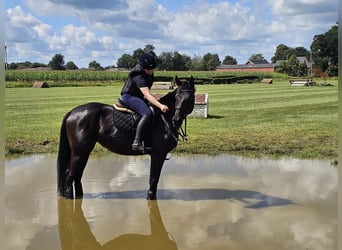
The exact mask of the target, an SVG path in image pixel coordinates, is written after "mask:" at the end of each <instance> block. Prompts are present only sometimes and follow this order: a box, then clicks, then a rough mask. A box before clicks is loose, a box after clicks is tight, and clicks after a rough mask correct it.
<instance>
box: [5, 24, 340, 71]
mask: <svg viewBox="0 0 342 250" xmlns="http://www.w3.org/2000/svg"><path fill="white" fill-rule="evenodd" d="M154 51H155V47H154V46H153V45H151V44H148V45H146V46H145V47H144V48H143V49H142V48H138V49H136V50H134V51H133V53H132V54H128V53H125V54H123V55H122V56H121V57H120V58H118V60H117V63H116V67H117V68H125V69H131V68H133V67H134V66H135V64H136V62H137V59H138V58H139V56H140V55H141V53H143V52H149V53H151V54H153V55H154V56H155V58H156V60H157V65H158V70H170V71H174V70H177V71H187V70H196V71H210V70H214V69H216V67H217V66H219V65H221V64H225V65H236V64H237V60H236V59H235V58H234V57H232V56H230V55H226V56H225V57H224V59H223V61H222V62H221V61H220V58H219V56H218V54H216V53H206V54H205V55H204V56H194V57H193V58H191V57H190V56H188V55H185V54H180V53H179V52H178V51H173V52H162V53H161V54H160V55H156V53H155V52H154ZM298 57H305V58H306V59H307V60H306V61H307V62H309V63H310V64H311V65H308V64H307V63H306V62H300V61H299V60H298ZM249 60H264V56H263V55H262V54H260V53H259V54H253V55H252V56H251V57H250V58H249ZM271 62H272V63H276V62H277V63H278V62H279V63H278V66H277V67H276V71H277V72H280V73H285V74H288V75H290V76H305V75H307V74H308V73H313V72H312V71H311V70H310V71H309V68H314V69H315V70H316V72H324V73H325V74H326V75H329V76H336V75H338V70H337V68H338V23H337V24H336V25H334V26H332V27H331V28H330V29H329V30H328V31H327V32H325V33H323V34H319V35H315V36H314V37H313V41H312V43H311V46H310V51H309V50H307V49H306V48H304V47H295V48H291V47H289V46H287V45H285V44H280V45H278V46H277V48H276V51H275V53H274V56H273V57H272V59H271ZM37 67H50V68H51V69H54V70H76V69H78V66H77V65H76V64H75V63H74V62H73V61H69V62H67V63H65V62H64V56H63V55H62V54H56V55H54V57H53V58H52V59H51V61H50V62H49V63H48V64H47V65H44V64H42V63H37V62H34V63H31V62H23V63H10V64H9V65H7V68H8V69H22V68H37ZM111 67H113V66H108V67H102V66H101V65H100V63H98V62H96V61H95V60H93V61H91V62H89V65H88V68H89V69H93V70H104V69H107V68H111Z"/></svg>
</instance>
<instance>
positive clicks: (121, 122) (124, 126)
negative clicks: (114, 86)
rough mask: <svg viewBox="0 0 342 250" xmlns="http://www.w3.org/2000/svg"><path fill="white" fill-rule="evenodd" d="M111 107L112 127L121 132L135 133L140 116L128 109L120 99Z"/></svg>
mask: <svg viewBox="0 0 342 250" xmlns="http://www.w3.org/2000/svg"><path fill="white" fill-rule="evenodd" d="M113 106H114V111H113V122H114V126H115V127H116V128H117V129H118V130H119V131H122V132H132V133H133V132H135V131H136V128H137V125H138V122H139V120H140V118H141V116H140V115H139V114H138V113H136V112H134V111H133V110H131V109H129V108H128V107H127V106H126V105H125V104H124V103H123V102H122V101H121V99H120V98H119V99H118V101H117V103H115V104H114V105H113Z"/></svg>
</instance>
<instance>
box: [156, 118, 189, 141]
mask: <svg viewBox="0 0 342 250" xmlns="http://www.w3.org/2000/svg"><path fill="white" fill-rule="evenodd" d="M161 118H162V120H163V122H164V124H165V126H166V128H167V132H168V134H169V135H171V137H172V138H173V139H174V140H175V141H176V142H178V141H179V139H178V138H177V136H176V135H175V134H174V133H173V132H172V130H171V128H170V124H169V123H168V122H167V121H166V119H165V116H164V114H161ZM178 135H179V136H180V137H181V138H182V140H181V141H188V138H187V134H186V117H185V119H184V129H183V128H182V127H180V128H179V129H178Z"/></svg>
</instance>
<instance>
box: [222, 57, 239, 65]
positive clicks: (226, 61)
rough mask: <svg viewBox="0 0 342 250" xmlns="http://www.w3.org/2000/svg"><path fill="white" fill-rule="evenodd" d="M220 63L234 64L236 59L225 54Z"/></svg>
mask: <svg viewBox="0 0 342 250" xmlns="http://www.w3.org/2000/svg"><path fill="white" fill-rule="evenodd" d="M222 64H225V65H236V64H237V61H236V59H235V58H234V57H232V56H229V55H227V56H225V58H224V59H223V62H222Z"/></svg>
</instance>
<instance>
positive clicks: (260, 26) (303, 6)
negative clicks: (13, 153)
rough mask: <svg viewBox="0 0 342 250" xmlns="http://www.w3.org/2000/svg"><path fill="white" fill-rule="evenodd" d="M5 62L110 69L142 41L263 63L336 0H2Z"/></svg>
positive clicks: (333, 13) (310, 31)
mask: <svg viewBox="0 0 342 250" xmlns="http://www.w3.org/2000/svg"><path fill="white" fill-rule="evenodd" d="M5 11H6V13H5V42H6V48H7V61H8V63H11V62H24V61H30V62H40V63H45V64H48V62H49V61H50V60H51V59H52V57H53V56H54V55H55V54H62V55H63V56H64V61H65V63H66V62H68V61H73V62H74V63H75V64H76V65H77V66H78V67H80V68H82V67H85V68H87V67H88V64H89V62H91V61H94V60H95V61H96V62H98V63H100V64H101V66H103V67H106V66H115V65H116V62H117V60H118V58H120V57H121V56H122V55H123V54H125V53H127V54H133V51H134V50H136V49H138V48H142V49H143V48H144V47H145V45H147V44H152V45H153V46H154V47H155V53H156V54H157V55H160V54H161V53H163V52H174V51H177V52H179V53H180V54H184V55H187V56H190V57H191V58H193V57H194V56H203V55H205V54H207V53H211V54H218V55H219V57H220V60H221V61H223V59H224V57H225V56H227V55H230V56H232V57H234V58H236V60H237V61H238V63H239V64H244V63H246V62H247V61H248V59H249V57H250V56H251V55H253V54H262V55H263V56H264V57H265V59H266V60H268V61H271V58H272V56H274V52H275V50H276V47H277V46H278V45H279V44H285V45H287V46H289V47H292V48H295V47H305V48H306V49H308V50H310V45H311V43H312V41H313V37H314V36H315V35H318V34H323V33H325V32H326V31H328V30H329V29H330V28H331V27H332V26H333V25H335V24H336V22H337V20H338V0H277V1H275V0H240V1H236V0H229V1H219V0H185V1H179V0H175V1H170V0H96V1H94V0H44V1H37V0H5Z"/></svg>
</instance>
